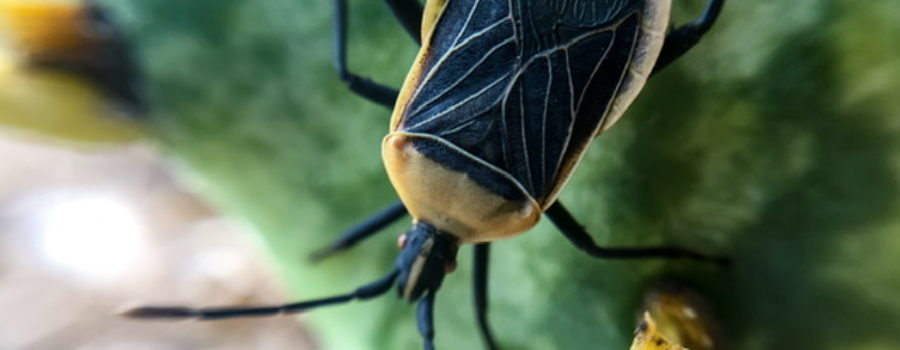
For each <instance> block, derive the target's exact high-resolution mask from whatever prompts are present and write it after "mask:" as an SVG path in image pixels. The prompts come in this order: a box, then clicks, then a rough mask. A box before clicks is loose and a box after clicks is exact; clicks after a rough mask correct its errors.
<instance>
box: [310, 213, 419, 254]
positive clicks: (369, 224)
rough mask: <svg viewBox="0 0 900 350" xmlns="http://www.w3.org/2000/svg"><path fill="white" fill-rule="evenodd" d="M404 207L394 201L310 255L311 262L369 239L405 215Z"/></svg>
mask: <svg viewBox="0 0 900 350" xmlns="http://www.w3.org/2000/svg"><path fill="white" fill-rule="evenodd" d="M406 213H407V211H406V207H405V206H403V202H401V201H399V200H398V201H396V202H394V203H392V204H391V205H390V206H388V207H387V208H384V209H382V210H381V211H379V212H377V213H375V214H374V215H372V216H370V217H369V218H368V219H366V221H363V222H362V223H360V224H358V225H356V226H353V227H352V228H350V229H349V230H347V231H344V233H341V235H340V236H338V238H337V239H335V240H334V241H332V242H331V244H329V245H328V246H327V247H325V248H322V249H319V250H317V251H315V252H314V253H312V255H310V259H311V260H312V261H319V260H322V259H324V258H327V257H329V256H331V255H332V254H334V253H338V252H341V251H344V250H347V249H350V248H352V247H353V246H355V245H356V244H357V243H359V242H360V241H362V240H364V239H366V238H369V237H371V236H372V235H374V234H376V233H378V232H379V231H381V230H382V229H384V228H385V227H387V226H388V225H390V224H392V223H394V222H395V221H397V220H399V219H400V218H402V217H403V216H404V215H406Z"/></svg>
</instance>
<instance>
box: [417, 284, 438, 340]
mask: <svg viewBox="0 0 900 350" xmlns="http://www.w3.org/2000/svg"><path fill="white" fill-rule="evenodd" d="M416 323H417V324H418V326H419V334H421V335H422V341H423V342H424V346H423V348H424V349H425V350H434V291H429V292H428V294H427V295H425V297H424V298H422V300H421V301H419V307H418V308H417V310H416Z"/></svg>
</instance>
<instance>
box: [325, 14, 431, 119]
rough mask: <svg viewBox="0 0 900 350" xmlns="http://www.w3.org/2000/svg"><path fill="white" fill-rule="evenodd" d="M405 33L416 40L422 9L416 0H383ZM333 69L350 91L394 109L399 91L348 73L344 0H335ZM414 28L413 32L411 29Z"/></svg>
mask: <svg viewBox="0 0 900 350" xmlns="http://www.w3.org/2000/svg"><path fill="white" fill-rule="evenodd" d="M385 2H386V3H387V4H388V6H390V8H391V11H393V12H394V15H395V16H396V17H397V19H398V20H399V21H400V23H401V24H402V25H403V27H404V28H405V29H406V31H407V32H409V33H410V35H412V36H413V39H414V40H416V42H418V41H419V34H418V33H419V29H418V27H420V26H421V21H422V6H421V5H420V4H419V3H418V2H417V1H416V0H385ZM332 4H333V6H334V29H333V30H334V48H333V51H334V66H335V69H337V72H338V77H340V79H341V81H343V82H344V84H346V85H347V87H348V88H349V89H350V91H353V92H354V93H356V94H357V95H359V96H361V97H362V98H365V99H367V100H369V101H372V102H374V103H377V104H380V105H382V106H385V107H387V108H394V102H395V101H396V100H397V95H398V94H399V91H398V90H397V89H394V88H391V87H389V86H385V85H382V84H379V83H377V82H375V81H372V80H371V79H368V78H364V77H361V76H359V75H357V74H355V73H352V72H350V70H349V69H348V68H347V0H334V1H333V2H332ZM413 27H415V29H413Z"/></svg>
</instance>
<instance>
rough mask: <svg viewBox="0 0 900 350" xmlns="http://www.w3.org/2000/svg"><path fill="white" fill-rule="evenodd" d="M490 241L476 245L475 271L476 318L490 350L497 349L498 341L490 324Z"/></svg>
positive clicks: (485, 343)
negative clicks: (488, 317) (488, 313)
mask: <svg viewBox="0 0 900 350" xmlns="http://www.w3.org/2000/svg"><path fill="white" fill-rule="evenodd" d="M490 252H491V245H490V243H480V244H476V245H475V254H474V257H475V263H474V269H475V270H474V271H473V274H472V275H473V279H474V281H473V283H472V285H473V286H474V288H475V293H474V294H475V319H476V321H478V329H479V330H480V331H481V337H482V339H484V345H485V347H486V348H487V349H488V350H496V349H497V341H495V340H494V335H493V334H492V333H491V327H490V325H488V319H487V311H488V279H487V278H488V258H489V257H490Z"/></svg>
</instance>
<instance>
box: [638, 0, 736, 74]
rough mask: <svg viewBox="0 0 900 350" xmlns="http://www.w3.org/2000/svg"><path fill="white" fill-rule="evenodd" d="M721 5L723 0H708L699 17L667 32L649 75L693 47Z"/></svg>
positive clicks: (711, 22) (716, 14)
mask: <svg viewBox="0 0 900 350" xmlns="http://www.w3.org/2000/svg"><path fill="white" fill-rule="evenodd" d="M723 5H725V0H709V2H708V3H707V4H706V10H704V11H703V15H701V16H700V18H698V19H696V20H695V21H693V22H691V23H688V24H685V25H682V26H681V27H678V28H675V29H674V30H672V31H671V32H669V34H668V35H666V41H665V42H663V47H662V52H660V54H659V58H658V59H657V60H656V65H655V66H654V67H653V73H651V75H653V74H656V73H657V72H659V71H660V70H662V69H663V68H665V67H666V66H668V65H669V64H670V63H672V62H673V61H675V60H676V59H678V58H679V57H681V56H682V55H684V53H685V52H688V50H690V49H691V48H692V47H694V45H696V44H697V42H699V41H700V38H702V37H703V35H704V34H706V32H707V31H709V28H711V27H712V25H713V23H715V22H716V19H717V18H719V13H721V12H722V6H723Z"/></svg>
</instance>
